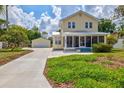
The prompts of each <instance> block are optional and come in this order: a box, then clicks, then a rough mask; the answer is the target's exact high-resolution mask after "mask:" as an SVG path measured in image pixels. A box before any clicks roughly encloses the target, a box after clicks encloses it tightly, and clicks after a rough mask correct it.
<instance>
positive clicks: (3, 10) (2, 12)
mask: <svg viewBox="0 0 124 93" xmlns="http://www.w3.org/2000/svg"><path fill="white" fill-rule="evenodd" d="M5 9H6V10H5ZM4 12H6V14H5V15H6V29H7V30H8V23H9V22H8V5H6V6H5V8H4V5H0V14H4Z"/></svg>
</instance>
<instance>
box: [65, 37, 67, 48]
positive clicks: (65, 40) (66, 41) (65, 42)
mask: <svg viewBox="0 0 124 93" xmlns="http://www.w3.org/2000/svg"><path fill="white" fill-rule="evenodd" d="M65 48H67V36H65Z"/></svg>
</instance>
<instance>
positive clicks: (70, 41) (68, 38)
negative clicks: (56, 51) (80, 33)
mask: <svg viewBox="0 0 124 93" xmlns="http://www.w3.org/2000/svg"><path fill="white" fill-rule="evenodd" d="M67 47H72V36H67Z"/></svg>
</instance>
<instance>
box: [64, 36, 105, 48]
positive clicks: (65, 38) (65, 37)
mask: <svg viewBox="0 0 124 93" xmlns="http://www.w3.org/2000/svg"><path fill="white" fill-rule="evenodd" d="M67 36H71V35H65V36H64V40H65V41H64V43H65V44H64V45H65V46H64V49H75V48H77V47H74V36H72V47H67ZM82 36H83V35H80V36H78V37H79V48H81V47H86V36H91V47H92V37H93V36H97V42H98V43H99V36H104V43H106V35H85V36H83V37H84V46H81V45H80V37H82Z"/></svg>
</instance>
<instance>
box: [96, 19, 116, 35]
mask: <svg viewBox="0 0 124 93" xmlns="http://www.w3.org/2000/svg"><path fill="white" fill-rule="evenodd" d="M115 26H116V25H115V24H114V23H112V21H111V20H109V19H101V20H100V21H99V23H98V31H99V32H110V33H112V32H113V31H114V30H115Z"/></svg>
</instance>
